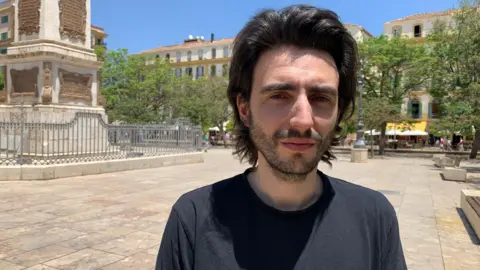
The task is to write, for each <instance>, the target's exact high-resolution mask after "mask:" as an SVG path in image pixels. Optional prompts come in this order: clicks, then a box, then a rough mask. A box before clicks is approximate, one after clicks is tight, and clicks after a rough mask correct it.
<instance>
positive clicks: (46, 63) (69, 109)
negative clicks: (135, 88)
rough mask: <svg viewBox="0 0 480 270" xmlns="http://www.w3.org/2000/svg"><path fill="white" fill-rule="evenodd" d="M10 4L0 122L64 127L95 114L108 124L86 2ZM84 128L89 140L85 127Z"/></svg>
mask: <svg viewBox="0 0 480 270" xmlns="http://www.w3.org/2000/svg"><path fill="white" fill-rule="evenodd" d="M10 2H11V6H12V7H11V8H12V10H13V11H12V16H13V20H12V21H13V22H14V25H13V27H12V31H14V33H13V40H12V43H11V46H10V47H9V48H8V52H7V54H6V55H1V56H0V66H3V69H4V70H3V72H4V75H5V88H4V90H3V91H1V92H0V104H1V105H0V121H9V120H11V118H12V113H13V114H19V113H20V111H21V113H22V115H23V117H24V118H25V120H24V121H25V122H27V123H29V122H32V123H68V122H69V121H73V120H74V119H75V117H76V113H77V112H93V113H96V114H99V115H101V118H102V119H103V120H104V121H105V122H107V118H106V114H105V111H104V109H103V107H102V105H103V104H102V97H101V95H100V92H99V91H100V90H99V89H100V88H99V79H100V78H99V77H100V76H99V69H100V67H101V66H102V62H99V61H98V60H97V56H96V55H95V54H94V52H93V50H92V49H91V34H90V33H91V19H90V18H91V9H90V0H10ZM95 125H96V126H98V124H95ZM82 128H84V129H87V131H86V133H87V134H90V132H88V128H89V127H88V125H83V127H82ZM57 139H60V138H57ZM64 139H65V138H64ZM70 139H71V138H70ZM39 143H40V142H39ZM41 143H42V145H45V144H48V141H47V142H41ZM54 150H55V149H52V151H54Z"/></svg>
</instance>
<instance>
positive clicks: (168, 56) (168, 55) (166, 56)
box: [165, 53, 170, 61]
mask: <svg viewBox="0 0 480 270" xmlns="http://www.w3.org/2000/svg"><path fill="white" fill-rule="evenodd" d="M165 58H166V59H167V60H169V61H170V54H169V53H167V54H166V55H165Z"/></svg>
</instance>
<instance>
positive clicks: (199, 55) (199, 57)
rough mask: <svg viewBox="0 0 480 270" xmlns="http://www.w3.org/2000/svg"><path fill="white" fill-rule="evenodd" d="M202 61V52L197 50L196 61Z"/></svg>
mask: <svg viewBox="0 0 480 270" xmlns="http://www.w3.org/2000/svg"><path fill="white" fill-rule="evenodd" d="M202 59H203V50H198V60H202Z"/></svg>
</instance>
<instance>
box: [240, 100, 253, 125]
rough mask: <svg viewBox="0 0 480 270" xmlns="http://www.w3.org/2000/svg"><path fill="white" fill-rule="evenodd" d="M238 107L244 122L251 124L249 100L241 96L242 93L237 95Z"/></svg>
mask: <svg viewBox="0 0 480 270" xmlns="http://www.w3.org/2000/svg"><path fill="white" fill-rule="evenodd" d="M237 108H238V114H239V115H240V119H241V120H242V122H243V124H244V125H245V126H247V127H248V126H249V124H250V123H249V119H250V115H249V111H250V110H249V109H248V102H247V101H246V100H245V99H244V98H243V97H241V96H240V95H238V96H237Z"/></svg>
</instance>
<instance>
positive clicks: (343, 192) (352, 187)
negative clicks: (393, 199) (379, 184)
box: [328, 176, 396, 216]
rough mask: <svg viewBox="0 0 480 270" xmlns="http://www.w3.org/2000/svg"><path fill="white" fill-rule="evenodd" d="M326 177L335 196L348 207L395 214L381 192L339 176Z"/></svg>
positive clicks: (382, 213) (383, 213) (389, 214)
mask: <svg viewBox="0 0 480 270" xmlns="http://www.w3.org/2000/svg"><path fill="white" fill-rule="evenodd" d="M328 178H329V180H330V183H331V185H332V187H333V189H334V191H335V196H338V197H339V198H340V199H341V200H343V201H344V202H345V203H347V204H348V206H349V207H353V208H359V209H358V210H362V211H367V212H370V213H372V212H375V213H377V214H381V215H388V216H395V215H396V212H395V208H394V207H393V205H392V204H391V203H390V201H389V200H388V199H387V197H386V196H385V195H384V194H383V193H381V192H379V191H377V190H374V189H371V188H367V187H364V186H361V185H358V184H355V183H352V182H349V181H346V180H343V179H340V178H335V177H331V176H328Z"/></svg>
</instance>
